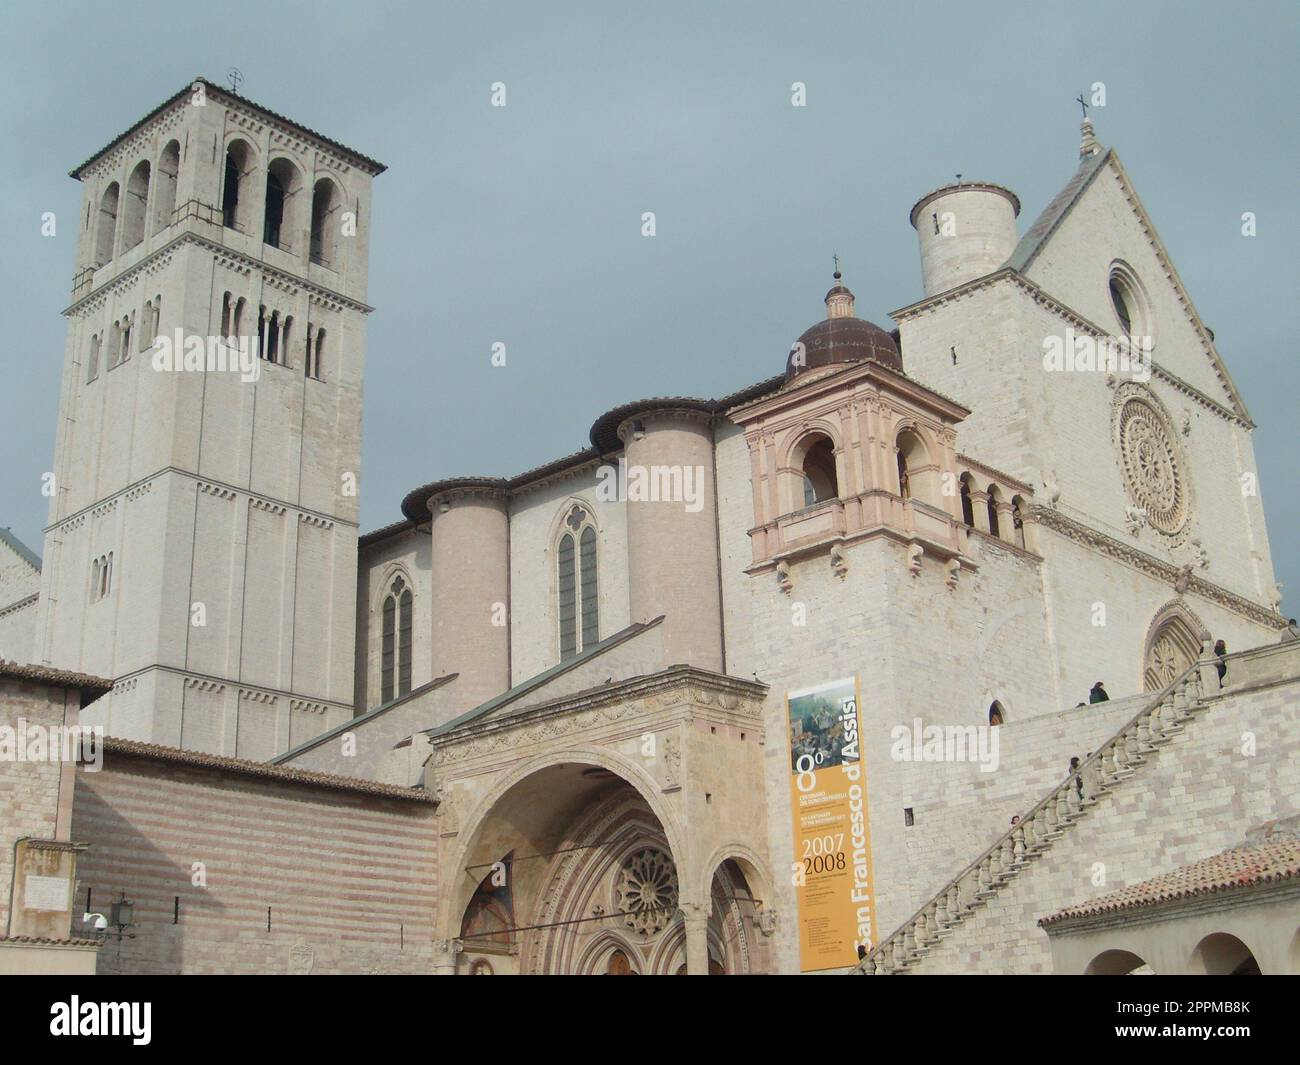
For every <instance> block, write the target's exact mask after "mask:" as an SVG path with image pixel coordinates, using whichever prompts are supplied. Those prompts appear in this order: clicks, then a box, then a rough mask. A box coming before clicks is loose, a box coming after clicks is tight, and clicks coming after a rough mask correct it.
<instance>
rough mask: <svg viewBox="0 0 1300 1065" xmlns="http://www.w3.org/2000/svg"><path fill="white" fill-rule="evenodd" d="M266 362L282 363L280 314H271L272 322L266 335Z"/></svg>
mask: <svg viewBox="0 0 1300 1065" xmlns="http://www.w3.org/2000/svg"><path fill="white" fill-rule="evenodd" d="M266 361H267V362H279V361H280V312H279V311H272V312H271V321H270V324H269V326H268V328H267V334H266Z"/></svg>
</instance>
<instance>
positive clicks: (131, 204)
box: [122, 159, 150, 251]
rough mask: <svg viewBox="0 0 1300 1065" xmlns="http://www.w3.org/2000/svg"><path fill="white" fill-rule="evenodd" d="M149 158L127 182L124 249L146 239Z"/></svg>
mask: <svg viewBox="0 0 1300 1065" xmlns="http://www.w3.org/2000/svg"><path fill="white" fill-rule="evenodd" d="M149 173H150V168H149V160H148V159H141V160H140V162H138V163H136V165H135V169H134V170H132V171H131V176H130V177H129V178H128V179H127V182H126V205H125V207H124V209H123V211H122V250H123V251H127V250H128V249H130V248H134V247H135V246H136V245H137V244H139V243H140V241H142V240H144V220H145V217H146V215H145V212H146V209H147V208H148V205H149Z"/></svg>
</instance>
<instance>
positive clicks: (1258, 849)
mask: <svg viewBox="0 0 1300 1065" xmlns="http://www.w3.org/2000/svg"><path fill="white" fill-rule="evenodd" d="M1296 877H1300V840H1298V839H1282V840H1277V841H1275V842H1270V843H1263V844H1259V845H1257V846H1250V847H1236V848H1233V849H1232V850H1226V851H1223V852H1222V853H1221V854H1216V855H1214V857H1212V858H1206V859H1205V860H1204V861H1199V862H1192V863H1191V864H1190V865H1183V866H1179V867H1178V868H1177V869H1174V870H1172V871H1171V872H1168V873H1161V874H1160V875H1159V876H1155V877H1152V878H1151V879H1150V880H1143V881H1140V882H1139V883H1137V884H1131V885H1130V886H1128V887H1126V888H1121V889H1120V890H1119V891H1115V892H1112V893H1111V894H1109V895H1102V896H1101V897H1100V898H1096V899H1090V900H1089V901H1088V902H1082V903H1079V904H1078V905H1075V906H1067V907H1066V908H1065V909H1063V910H1058V911H1057V912H1056V913H1054V914H1052V915H1051V916H1049V917H1044V918H1043V919H1042V920H1040V921H1039V922H1038V923H1039V925H1040V926H1042V927H1044V928H1045V927H1048V926H1050V925H1053V924H1056V923H1057V922H1059V921H1065V920H1069V919H1070V918H1077V917H1096V916H1100V915H1101V914H1106V913H1118V912H1120V911H1123V910H1136V909H1141V908H1142V907H1145V906H1154V905H1157V904H1159V903H1162V902H1172V901H1174V900H1176V899H1189V898H1194V897H1196V896H1199V895H1209V894H1213V893H1216V892H1222V891H1235V890H1238V889H1240V888H1244V887H1253V886H1257V885H1260V884H1269V883H1276V882H1278V881H1281V880H1291V879H1294V878H1296Z"/></svg>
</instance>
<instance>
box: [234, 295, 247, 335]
mask: <svg viewBox="0 0 1300 1065" xmlns="http://www.w3.org/2000/svg"><path fill="white" fill-rule="evenodd" d="M247 302H248V301H247V300H245V299H244V297H243V296H240V297H239V299H238V300H236V301H235V318H234V326H235V331H234V333H233V334H232V335H233V336H237V337H238V336H243V335H244V334H243V328H244V305H245V304H246V303H247Z"/></svg>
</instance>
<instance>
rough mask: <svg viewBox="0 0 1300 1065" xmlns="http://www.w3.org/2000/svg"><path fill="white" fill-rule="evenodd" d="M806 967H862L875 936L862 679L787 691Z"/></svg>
mask: <svg viewBox="0 0 1300 1065" xmlns="http://www.w3.org/2000/svg"><path fill="white" fill-rule="evenodd" d="M786 711H787V714H788V718H789V721H790V772H791V776H790V802H791V806H792V809H793V812H794V857H795V861H794V867H793V879H794V884H795V893H796V896H797V899H798V905H799V967H800V969H801V970H802V971H803V972H812V971H815V970H818V969H837V968H843V967H845V966H850V965H855V964H857V961H858V956H859V949H858V948H859V947H862V948H865V949H866V950H867V951H870V950H871V948H872V947H873V946H874V942H875V939H876V938H877V937H876V915H875V876H874V873H873V871H872V866H871V825H870V820H869V818H868V816H867V780H866V770H865V765H864V762H863V758H862V746H861V722H860V717H859V714H858V682H857V678H856V677H849V678H847V679H845V680H837V681H832V682H831V683H829V684H822V685H819V686H818V687H815V688H806V689H804V690H803V691H797V692H790V693H788V694H787V695H786Z"/></svg>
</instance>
